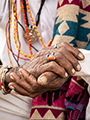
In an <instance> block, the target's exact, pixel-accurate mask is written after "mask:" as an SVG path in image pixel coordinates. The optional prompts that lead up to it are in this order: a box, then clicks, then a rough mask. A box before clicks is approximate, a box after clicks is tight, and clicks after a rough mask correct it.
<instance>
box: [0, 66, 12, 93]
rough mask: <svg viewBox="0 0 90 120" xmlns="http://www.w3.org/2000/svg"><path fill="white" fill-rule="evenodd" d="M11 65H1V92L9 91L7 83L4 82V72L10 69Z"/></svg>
mask: <svg viewBox="0 0 90 120" xmlns="http://www.w3.org/2000/svg"><path fill="white" fill-rule="evenodd" d="M11 68H12V67H10V66H5V67H4V66H3V67H2V68H1V69H0V81H1V86H0V87H1V89H2V93H3V94H8V93H10V89H8V87H7V84H6V81H5V79H6V73H7V72H8V71H9V70H10V69H11Z"/></svg>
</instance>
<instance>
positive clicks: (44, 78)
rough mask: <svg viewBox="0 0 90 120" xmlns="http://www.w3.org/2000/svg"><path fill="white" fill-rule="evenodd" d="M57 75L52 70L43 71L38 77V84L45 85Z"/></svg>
mask: <svg viewBox="0 0 90 120" xmlns="http://www.w3.org/2000/svg"><path fill="white" fill-rule="evenodd" d="M57 77H58V75H56V74H55V73H53V72H45V73H43V74H41V75H40V76H39V77H38V79H37V82H38V83H39V84H40V85H47V84H48V83H50V82H52V81H53V80H54V79H56V78H57Z"/></svg>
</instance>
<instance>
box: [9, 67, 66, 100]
mask: <svg viewBox="0 0 90 120" xmlns="http://www.w3.org/2000/svg"><path fill="white" fill-rule="evenodd" d="M20 73H21V74H22V75H23V77H21V78H20V76H19V75H17V74H16V73H11V74H10V76H11V78H12V81H13V82H11V83H9V85H8V86H9V88H11V89H13V90H15V91H16V92H17V93H19V94H21V95H24V96H29V97H32V98H34V97H37V96H38V95H40V94H42V93H44V92H47V91H53V90H57V89H58V88H59V87H60V86H62V84H63V83H64V82H65V81H66V80H67V78H61V77H60V76H58V75H56V74H54V73H53V74H52V72H46V73H44V76H45V77H46V78H47V82H46V84H45V85H40V84H38V83H37V80H36V78H35V77H34V76H33V75H30V74H29V72H27V71H26V70H24V69H20Z"/></svg>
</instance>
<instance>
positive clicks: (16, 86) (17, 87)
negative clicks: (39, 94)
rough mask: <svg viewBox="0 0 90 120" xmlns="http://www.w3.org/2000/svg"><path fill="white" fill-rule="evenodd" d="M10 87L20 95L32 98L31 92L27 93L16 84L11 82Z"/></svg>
mask: <svg viewBox="0 0 90 120" xmlns="http://www.w3.org/2000/svg"><path fill="white" fill-rule="evenodd" d="M8 87H9V88H10V89H12V90H15V91H16V92H17V93H19V94H20V95H24V96H29V97H30V96H31V94H30V93H29V92H27V91H26V90H25V89H23V88H21V87H20V86H18V85H17V84H16V83H14V82H10V83H9V85H8Z"/></svg>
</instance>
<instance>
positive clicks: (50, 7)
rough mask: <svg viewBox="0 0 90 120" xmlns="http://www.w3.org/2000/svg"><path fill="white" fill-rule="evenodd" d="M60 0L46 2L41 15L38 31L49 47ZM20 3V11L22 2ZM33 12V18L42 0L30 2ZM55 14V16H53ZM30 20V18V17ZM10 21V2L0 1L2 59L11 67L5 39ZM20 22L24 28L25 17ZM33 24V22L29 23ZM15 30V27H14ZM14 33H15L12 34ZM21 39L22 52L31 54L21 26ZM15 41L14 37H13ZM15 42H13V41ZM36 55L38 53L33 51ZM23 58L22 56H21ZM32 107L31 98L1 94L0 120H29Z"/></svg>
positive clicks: (37, 45) (20, 61) (37, 46)
mask: <svg viewBox="0 0 90 120" xmlns="http://www.w3.org/2000/svg"><path fill="white" fill-rule="evenodd" d="M57 1H58V0H46V1H45V4H44V6H43V9H42V11H41V15H40V24H39V25H38V30H39V32H40V34H41V37H42V38H43V41H44V43H45V44H46V45H47V43H48V42H49V40H50V38H51V37H52V33H53V25H54V20H55V15H56V8H57ZM17 2H18V8H17V9H18V11H19V5H20V0H17ZM29 3H30V7H31V11H32V15H33V18H34V19H35V16H36V14H37V11H38V9H39V7H40V3H41V0H29ZM4 5H5V6H4ZM52 13H53V14H52ZM28 18H29V17H28ZM7 21H8V0H0V27H1V28H0V49H1V51H0V59H1V60H2V62H3V64H4V65H10V62H9V59H8V53H7V46H6V38H5V26H6V23H7ZM19 22H20V23H21V24H22V25H23V26H24V23H23V17H22V16H21V15H20V18H19ZM29 23H30V24H31V21H29ZM12 30H13V26H12ZM12 33H13V32H12ZM19 37H20V40H21V41H22V42H21V43H22V45H21V50H22V51H23V53H25V54H29V48H28V45H27V43H26V42H25V41H24V38H23V29H22V28H21V27H20V26H19ZM11 39H13V35H12V36H11ZM12 41H13V40H12ZM33 45H34V46H35V47H36V48H37V49H38V50H40V49H41V48H42V45H41V43H40V42H39V41H37V42H35V43H34V44H33ZM12 49H14V52H15V53H16V54H17V48H16V47H15V44H14V42H12ZM33 53H34V54H35V53H36V51H35V50H33ZM21 56H22V55H21ZM11 59H12V61H13V65H14V66H17V64H16V62H15V61H14V59H13V57H12V54H11ZM25 62H26V61H23V60H19V63H20V65H23V64H24V63H25ZM30 107H31V98H28V97H23V96H20V95H19V96H18V95H15V94H11V95H6V96H4V95H2V94H1V92H0V115H1V116H0V120H28V118H29V115H30Z"/></svg>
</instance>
